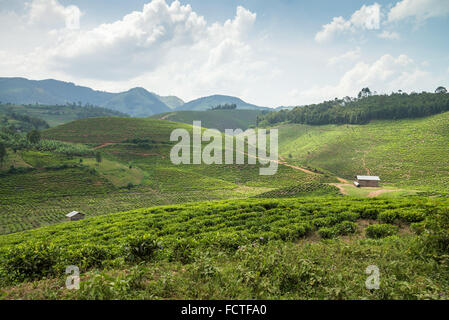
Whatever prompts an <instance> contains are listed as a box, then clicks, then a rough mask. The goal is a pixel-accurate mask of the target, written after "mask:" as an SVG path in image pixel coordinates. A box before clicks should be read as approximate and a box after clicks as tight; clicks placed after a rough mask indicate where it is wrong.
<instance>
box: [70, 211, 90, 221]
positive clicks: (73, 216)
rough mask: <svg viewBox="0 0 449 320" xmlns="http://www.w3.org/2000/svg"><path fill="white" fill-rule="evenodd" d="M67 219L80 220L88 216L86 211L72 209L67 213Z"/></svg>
mask: <svg viewBox="0 0 449 320" xmlns="http://www.w3.org/2000/svg"><path fill="white" fill-rule="evenodd" d="M66 217H67V220H69V221H78V220H82V219H84V218H85V217H86V215H85V214H84V213H81V212H78V211H72V212H70V213H68V214H66Z"/></svg>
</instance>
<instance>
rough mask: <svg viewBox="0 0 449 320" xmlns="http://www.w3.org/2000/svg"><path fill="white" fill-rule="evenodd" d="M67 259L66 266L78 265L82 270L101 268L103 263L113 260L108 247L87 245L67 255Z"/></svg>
mask: <svg viewBox="0 0 449 320" xmlns="http://www.w3.org/2000/svg"><path fill="white" fill-rule="evenodd" d="M66 256H67V258H66V259H65V261H64V265H69V264H71V265H76V266H78V267H79V268H82V269H85V270H87V269H90V268H100V267H102V266H103V263H104V262H105V261H107V260H109V259H111V258H112V254H111V252H110V250H108V249H107V248H106V247H103V246H98V245H93V244H86V245H84V246H83V247H81V248H77V249H76V251H71V252H69V253H67V254H66Z"/></svg>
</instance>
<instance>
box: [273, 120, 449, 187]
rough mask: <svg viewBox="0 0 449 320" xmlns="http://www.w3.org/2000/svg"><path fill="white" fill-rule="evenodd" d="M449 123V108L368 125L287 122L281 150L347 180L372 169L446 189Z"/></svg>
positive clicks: (386, 178) (402, 182) (407, 183)
mask: <svg viewBox="0 0 449 320" xmlns="http://www.w3.org/2000/svg"><path fill="white" fill-rule="evenodd" d="M448 124H449V113H444V114H440V115H436V116H432V117H428V118H423V119H415V120H399V121H375V122H372V123H370V124H367V125H342V126H336V125H328V126H306V125H294V124H291V125H283V126H281V127H280V128H279V129H280V133H279V134H280V138H279V141H280V154H281V155H282V156H283V157H285V158H286V159H287V160H288V161H289V162H292V163H296V164H299V165H302V166H310V167H312V168H317V169H320V170H322V171H325V172H330V173H332V174H334V175H337V176H340V177H342V178H346V179H354V176H355V175H361V174H371V175H378V176H380V177H381V179H382V181H383V182H386V183H388V184H391V185H393V186H396V187H401V188H408V189H412V190H435V191H442V190H447V189H448V188H449V175H448V172H449V157H447V152H446V151H447V146H448V141H449V125H448ZM290 157H291V158H290Z"/></svg>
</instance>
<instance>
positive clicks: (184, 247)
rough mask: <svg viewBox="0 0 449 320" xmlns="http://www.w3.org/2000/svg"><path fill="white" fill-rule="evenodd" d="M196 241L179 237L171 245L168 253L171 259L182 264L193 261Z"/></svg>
mask: <svg viewBox="0 0 449 320" xmlns="http://www.w3.org/2000/svg"><path fill="white" fill-rule="evenodd" d="M196 246H197V244H196V242H194V241H193V240H188V239H179V240H178V241H176V242H175V243H174V244H173V245H172V252H171V255H170V260H171V261H179V262H181V263H182V264H188V263H190V262H192V261H193V255H194V249H195V247H196Z"/></svg>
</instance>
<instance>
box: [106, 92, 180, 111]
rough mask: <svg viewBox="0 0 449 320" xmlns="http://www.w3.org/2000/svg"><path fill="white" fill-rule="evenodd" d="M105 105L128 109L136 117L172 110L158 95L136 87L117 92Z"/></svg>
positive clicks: (123, 109)
mask: <svg viewBox="0 0 449 320" xmlns="http://www.w3.org/2000/svg"><path fill="white" fill-rule="evenodd" d="M103 106H104V107H105V108H108V109H112V110H116V111H121V112H125V110H126V113H128V114H130V115H132V116H134V117H147V116H150V115H153V114H157V113H162V112H168V111H170V110H171V109H170V108H169V107H167V105H166V104H165V103H163V102H162V101H161V100H159V98H158V97H157V96H156V95H154V94H153V93H150V92H148V91H147V90H145V89H144V88H134V89H131V90H129V91H127V92H122V93H117V94H115V95H114V96H113V97H112V99H110V100H108V101H107V102H106V103H104V104H103Z"/></svg>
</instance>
